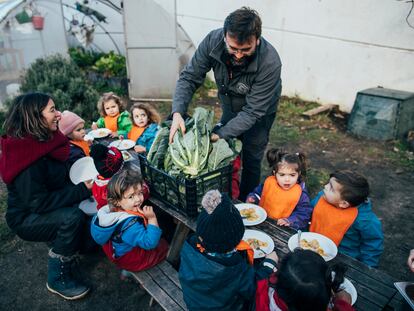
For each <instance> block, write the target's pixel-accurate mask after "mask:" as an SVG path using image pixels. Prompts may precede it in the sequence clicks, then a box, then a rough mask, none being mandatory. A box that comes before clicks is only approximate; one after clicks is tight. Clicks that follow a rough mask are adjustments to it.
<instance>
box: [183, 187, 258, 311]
mask: <svg viewBox="0 0 414 311" xmlns="http://www.w3.org/2000/svg"><path fill="white" fill-rule="evenodd" d="M201 205H202V207H203V210H202V211H201V213H200V215H199V216H198V219H197V229H196V232H195V234H194V235H191V236H190V237H189V238H188V239H187V241H186V242H185V243H184V245H183V248H182V250H181V264H180V271H179V277H180V283H181V287H182V290H183V296H184V301H185V303H186V304H187V307H188V309H189V310H190V311H191V310H232V311H233V310H234V311H235V310H245V307H246V306H247V305H248V304H249V301H250V300H252V299H253V297H254V291H255V284H254V269H253V266H252V265H251V264H250V263H252V256H253V250H252V249H251V248H250V247H248V246H247V245H246V244H247V243H245V242H244V241H242V238H243V235H244V225H243V220H242V218H241V216H240V213H239V211H238V210H237V209H236V207H235V206H234V204H233V203H232V201H231V199H230V198H229V196H228V195H227V194H224V193H220V192H219V191H218V190H211V191H208V192H207V193H206V194H205V195H204V197H203V199H202V202H201ZM249 257H250V260H249Z"/></svg>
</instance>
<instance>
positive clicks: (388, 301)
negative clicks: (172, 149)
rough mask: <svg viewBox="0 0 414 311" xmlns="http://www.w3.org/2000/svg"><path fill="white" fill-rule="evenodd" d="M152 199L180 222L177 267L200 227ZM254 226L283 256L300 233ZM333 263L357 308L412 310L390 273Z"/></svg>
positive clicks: (174, 251) (341, 259) (346, 260)
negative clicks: (343, 267) (351, 291)
mask: <svg viewBox="0 0 414 311" xmlns="http://www.w3.org/2000/svg"><path fill="white" fill-rule="evenodd" d="M112 141H114V139H113V138H110V137H107V138H105V139H98V140H95V143H97V142H99V143H103V144H105V145H108V144H109V143H110V142H112ZM128 152H129V153H130V154H131V155H133V160H137V161H139V159H138V157H137V154H136V153H135V151H133V150H128ZM149 201H150V202H151V204H153V205H154V206H156V207H158V208H160V209H161V210H163V211H164V212H166V213H167V214H168V215H170V216H171V217H173V218H174V219H175V220H176V221H177V228H176V230H175V233H174V236H173V239H172V241H171V243H170V249H169V252H168V255H167V260H168V261H169V262H170V263H171V264H173V265H175V266H176V265H177V264H178V262H179V256H180V252H181V248H182V245H183V244H184V241H185V239H186V238H187V235H188V234H189V233H190V231H195V229H196V218H190V217H187V216H186V215H185V214H184V213H182V212H179V211H177V210H176V209H173V208H171V207H169V206H168V205H167V204H165V203H163V202H162V201H161V200H159V199H157V198H156V197H153V196H152V197H150V199H149ZM251 229H257V230H261V231H263V232H265V233H267V234H268V235H269V236H270V237H271V238H272V239H273V241H274V243H275V250H276V252H277V254H278V256H279V258H281V257H283V255H285V254H287V253H288V252H289V248H288V246H287V243H288V240H289V238H290V237H291V236H292V235H293V234H295V233H296V232H295V231H294V230H292V229H290V228H286V227H280V226H277V224H276V222H275V221H274V220H272V219H267V220H266V221H265V222H263V223H261V224H259V225H257V226H252V227H251ZM331 262H332V263H342V264H344V265H346V266H347V272H346V273H345V276H346V277H347V278H348V279H349V280H350V281H351V282H352V283H353V284H354V286H355V288H356V290H357V293H358V298H357V301H356V303H355V304H354V307H355V309H356V310H364V311H365V310H367V311H371V310H372V311H376V310H395V311H406V310H411V308H410V306H409V305H408V304H407V303H406V302H405V300H404V299H403V298H402V297H401V295H400V294H399V293H398V291H397V289H396V288H395V287H394V282H395V281H396V280H394V279H393V278H392V277H391V276H390V275H388V274H386V273H385V272H383V271H381V270H377V269H374V268H370V267H368V266H367V265H365V264H363V263H362V262H360V261H357V260H355V259H354V258H352V257H349V256H346V255H344V254H340V253H338V255H337V256H336V257H335V258H334V259H333V260H332V261H331Z"/></svg>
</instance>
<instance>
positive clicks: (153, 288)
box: [131, 270, 186, 311]
mask: <svg viewBox="0 0 414 311" xmlns="http://www.w3.org/2000/svg"><path fill="white" fill-rule="evenodd" d="M131 274H132V276H133V277H134V278H135V279H136V280H137V281H138V282H139V284H141V285H142V287H143V288H144V289H145V290H146V291H147V292H148V293H149V294H150V295H151V296H152V297H153V298H154V299H155V301H156V302H157V303H158V304H159V305H160V306H161V307H162V308H163V309H164V310H168V311H183V310H186V309H183V308H182V307H181V306H180V305H179V304H177V302H175V301H174V300H173V299H172V298H171V297H170V296H169V295H168V294H167V293H165V292H164V290H163V289H162V288H160V287H159V285H158V284H157V283H155V282H154V280H153V279H152V277H151V276H150V274H149V273H148V270H147V271H141V272H131Z"/></svg>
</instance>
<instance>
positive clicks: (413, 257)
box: [407, 249, 414, 272]
mask: <svg viewBox="0 0 414 311" xmlns="http://www.w3.org/2000/svg"><path fill="white" fill-rule="evenodd" d="M407 265H408V268H410V270H411V271H412V272H414V249H412V250H411V251H410V255H409V256H408V259H407Z"/></svg>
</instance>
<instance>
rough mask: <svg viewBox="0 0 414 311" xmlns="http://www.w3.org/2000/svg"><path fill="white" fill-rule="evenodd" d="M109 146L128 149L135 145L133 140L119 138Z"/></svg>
mask: <svg viewBox="0 0 414 311" xmlns="http://www.w3.org/2000/svg"><path fill="white" fill-rule="evenodd" d="M109 146H110V147H115V148H118V149H119V150H128V149H131V148H133V147H134V146H135V141H133V140H130V139H122V140H121V139H119V140H115V141H113V142H112V143H110V144H109Z"/></svg>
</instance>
